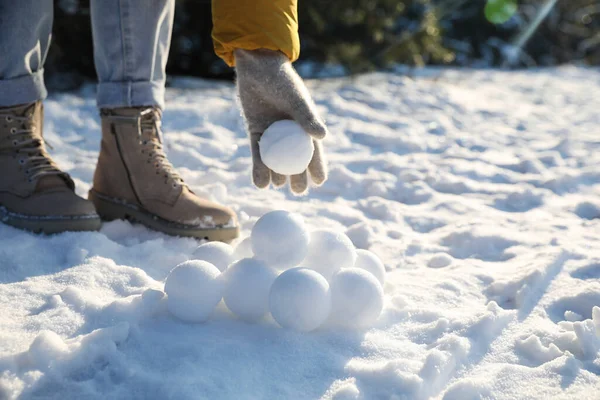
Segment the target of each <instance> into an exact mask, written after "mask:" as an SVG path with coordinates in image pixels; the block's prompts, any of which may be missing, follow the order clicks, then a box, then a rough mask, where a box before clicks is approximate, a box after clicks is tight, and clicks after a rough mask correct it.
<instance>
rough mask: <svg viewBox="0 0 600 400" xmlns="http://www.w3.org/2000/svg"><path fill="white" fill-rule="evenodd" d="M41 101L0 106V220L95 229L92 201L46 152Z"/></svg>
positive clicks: (54, 228) (38, 228) (50, 229)
mask: <svg viewBox="0 0 600 400" xmlns="http://www.w3.org/2000/svg"><path fill="white" fill-rule="evenodd" d="M42 125H43V106H42V103H41V102H36V103H32V104H26V105H20V106H16V107H10V108H0V171H2V172H1V173H0V221H1V222H4V223H5V224H8V225H12V226H14V227H17V228H21V229H26V230H31V231H34V232H44V233H58V232H64V231H91V230H98V229H100V225H101V220H100V217H99V216H98V214H96V210H95V209H94V205H93V204H92V203H91V202H89V201H87V200H84V199H82V198H81V197H79V196H77V195H76V194H75V193H74V187H75V185H74V183H73V181H72V180H71V178H70V177H69V175H68V174H66V173H64V172H62V171H61V170H60V169H59V168H58V167H57V166H56V164H55V163H54V161H52V159H51V158H50V155H49V154H48V153H47V152H46V148H45V145H44V139H43V137H42Z"/></svg>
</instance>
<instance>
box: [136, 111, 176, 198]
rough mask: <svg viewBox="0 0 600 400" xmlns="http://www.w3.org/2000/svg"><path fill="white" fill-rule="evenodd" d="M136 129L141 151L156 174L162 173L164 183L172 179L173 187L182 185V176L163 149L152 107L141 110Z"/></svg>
mask: <svg viewBox="0 0 600 400" xmlns="http://www.w3.org/2000/svg"><path fill="white" fill-rule="evenodd" d="M138 131H139V135H140V141H141V145H142V148H143V149H144V150H142V153H144V154H146V152H147V154H148V163H149V164H150V163H151V164H153V165H154V167H155V168H156V174H157V175H160V174H161V173H162V174H164V177H165V184H167V183H168V182H169V178H170V179H171V180H172V181H173V187H177V185H183V184H184V182H183V178H181V176H180V175H179V173H177V171H176V170H175V167H173V164H171V162H170V161H169V160H168V158H167V155H166V153H165V150H164V145H163V139H162V137H163V135H162V130H161V121H160V115H159V112H158V111H156V110H154V109H152V108H147V109H145V110H143V111H142V112H141V113H140V117H139V120H138Z"/></svg>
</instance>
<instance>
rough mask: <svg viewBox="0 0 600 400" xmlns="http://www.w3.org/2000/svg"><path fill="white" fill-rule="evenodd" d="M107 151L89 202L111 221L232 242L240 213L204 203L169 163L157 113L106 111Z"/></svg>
mask: <svg viewBox="0 0 600 400" xmlns="http://www.w3.org/2000/svg"><path fill="white" fill-rule="evenodd" d="M101 118H102V147H101V150H100V156H99V157H98V165H97V167H96V173H95V174H94V186H93V188H92V190H90V193H89V198H90V200H92V201H93V202H94V204H95V205H96V209H97V210H98V213H99V214H100V216H101V217H102V218H104V219H107V220H112V219H129V220H132V221H136V222H140V223H142V224H144V225H146V226H148V227H149V228H152V229H155V230H157V231H161V232H164V233H167V234H170V235H175V236H191V237H196V238H200V239H207V240H216V241H225V242H228V241H231V240H233V239H235V238H236V237H237V236H238V234H239V228H238V224H237V218H236V215H235V213H234V212H233V211H232V210H230V209H229V208H227V207H224V206H222V205H219V204H216V203H213V202H211V201H208V200H205V199H202V198H199V197H198V196H196V195H195V194H194V193H193V192H192V191H191V190H190V189H189V188H188V186H187V185H186V184H185V183H184V182H183V180H182V179H181V177H180V176H179V175H178V174H177V172H176V171H175V170H174V168H173V166H172V165H171V163H169V161H168V160H167V157H166V155H165V153H164V150H163V146H162V138H161V130H160V118H161V113H160V111H159V110H158V109H155V108H149V107H137V108H118V109H111V110H102V111H101Z"/></svg>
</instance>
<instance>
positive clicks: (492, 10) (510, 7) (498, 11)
mask: <svg viewBox="0 0 600 400" xmlns="http://www.w3.org/2000/svg"><path fill="white" fill-rule="evenodd" d="M517 8H518V6H517V0H488V1H487V4H486V5H485V9H484V13H485V17H486V18H487V20H488V21H490V22H491V23H492V24H503V23H505V22H506V21H508V20H509V19H510V18H511V17H512V16H513V15H515V13H516V12H517Z"/></svg>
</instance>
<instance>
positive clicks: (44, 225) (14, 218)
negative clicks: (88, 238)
mask: <svg viewBox="0 0 600 400" xmlns="http://www.w3.org/2000/svg"><path fill="white" fill-rule="evenodd" d="M0 222H2V223H4V224H6V225H10V226H12V227H15V228H18V229H23V230H26V231H30V232H33V233H43V234H47V235H51V234H55V233H63V232H85V231H98V230H100V227H101V226H102V220H101V219H100V216H99V215H97V214H90V215H81V216H73V217H70V216H48V217H40V216H35V215H24V214H18V213H14V212H11V211H9V210H7V209H6V208H4V207H0Z"/></svg>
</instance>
